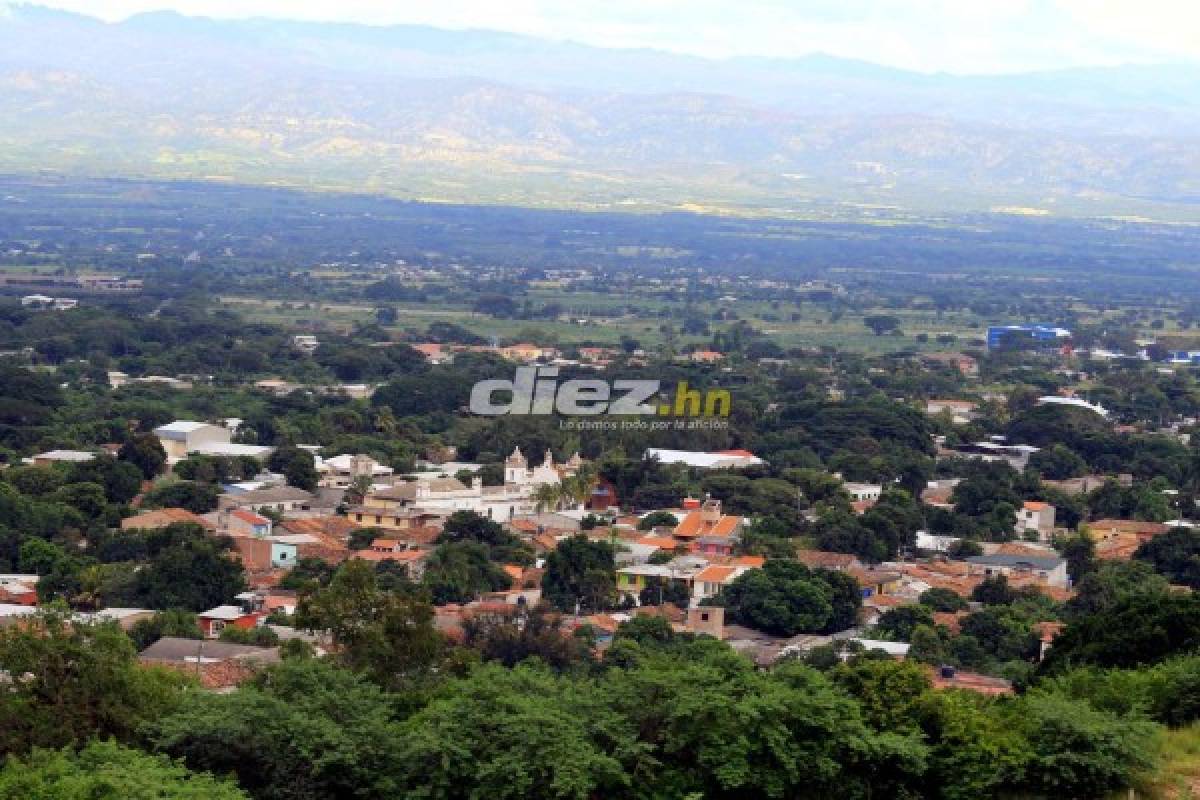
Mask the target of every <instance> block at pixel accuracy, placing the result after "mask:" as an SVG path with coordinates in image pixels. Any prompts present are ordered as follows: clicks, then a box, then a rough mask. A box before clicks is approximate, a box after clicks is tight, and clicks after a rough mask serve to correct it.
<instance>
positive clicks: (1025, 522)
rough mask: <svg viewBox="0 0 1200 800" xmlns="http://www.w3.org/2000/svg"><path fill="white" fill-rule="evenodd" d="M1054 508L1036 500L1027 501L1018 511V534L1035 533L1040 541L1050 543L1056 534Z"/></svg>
mask: <svg viewBox="0 0 1200 800" xmlns="http://www.w3.org/2000/svg"><path fill="white" fill-rule="evenodd" d="M1054 512H1055V509H1054V506H1052V505H1050V504H1049V503H1043V502H1040V501H1035V500H1027V501H1026V502H1025V503H1024V504H1023V505H1022V506H1021V509H1020V510H1019V511H1017V525H1016V532H1017V533H1018V534H1021V533H1024V532H1026V531H1035V532H1036V533H1037V538H1038V541H1040V542H1048V541H1050V537H1051V536H1052V535H1053V534H1054Z"/></svg>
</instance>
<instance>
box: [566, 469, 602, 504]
mask: <svg viewBox="0 0 1200 800" xmlns="http://www.w3.org/2000/svg"><path fill="white" fill-rule="evenodd" d="M596 480H597V473H596V467H595V465H593V464H584V465H583V466H581V467H580V468H579V469H577V470H576V471H575V474H574V475H571V476H570V477H567V478H564V479H563V482H562V484H563V494H564V495H565V497H566V499H567V501H568V502H569V503H571V505H576V506H579V505H583V504H584V503H586V502H587V501H588V498H590V497H591V496H592V489H593V488H595V486H596Z"/></svg>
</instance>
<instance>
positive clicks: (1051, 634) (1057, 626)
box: [1033, 622, 1067, 642]
mask: <svg viewBox="0 0 1200 800" xmlns="http://www.w3.org/2000/svg"><path fill="white" fill-rule="evenodd" d="M1065 627H1067V626H1066V625H1065V624H1063V623H1061V622H1039V623H1037V624H1036V625H1034V626H1033V632H1034V633H1036V634H1037V635H1038V638H1040V639H1041V640H1042V641H1043V642H1052V641H1054V639H1055V637H1057V636H1058V635H1059V634H1060V633H1062V632H1063V628H1065Z"/></svg>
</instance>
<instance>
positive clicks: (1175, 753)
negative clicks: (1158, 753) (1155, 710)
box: [1113, 724, 1200, 800]
mask: <svg viewBox="0 0 1200 800" xmlns="http://www.w3.org/2000/svg"><path fill="white" fill-rule="evenodd" d="M1162 755H1163V759H1162V765H1161V766H1160V768H1159V770H1158V772H1157V773H1155V774H1154V775H1152V776H1149V778H1148V779H1147V780H1146V782H1145V784H1144V785H1143V786H1142V787H1141V789H1140V791H1138V792H1136V793H1135V794H1133V795H1127V794H1125V793H1122V794H1121V795H1120V797H1121V798H1125V797H1129V796H1132V797H1138V798H1155V800H1193V798H1196V797H1200V724H1194V725H1191V726H1190V727H1187V728H1180V729H1178V730H1172V731H1168V732H1167V734H1166V736H1165V737H1164V738H1163V753H1162ZM1113 800H1116V798H1114V799H1113Z"/></svg>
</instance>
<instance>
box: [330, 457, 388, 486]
mask: <svg viewBox="0 0 1200 800" xmlns="http://www.w3.org/2000/svg"><path fill="white" fill-rule="evenodd" d="M316 468H317V472H319V473H321V482H320V485H321V486H322V487H325V488H334V489H345V488H347V487H349V486H350V485H351V484H352V483H354V479H355V478H358V477H363V476H365V477H367V478H370V479H371V480H372V481H376V480H379V479H381V478H387V477H389V476H391V475H392V473H393V472H394V471H395V470H393V469H392V468H391V467H388V466H384V465H383V464H380V463H379V462H378V461H376V460H375V459H373V458H371V457H370V456H368V455H361V454H360V455H350V454H348V453H345V454H342V455H340V456H334V457H333V458H325V459H317V462H316Z"/></svg>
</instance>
